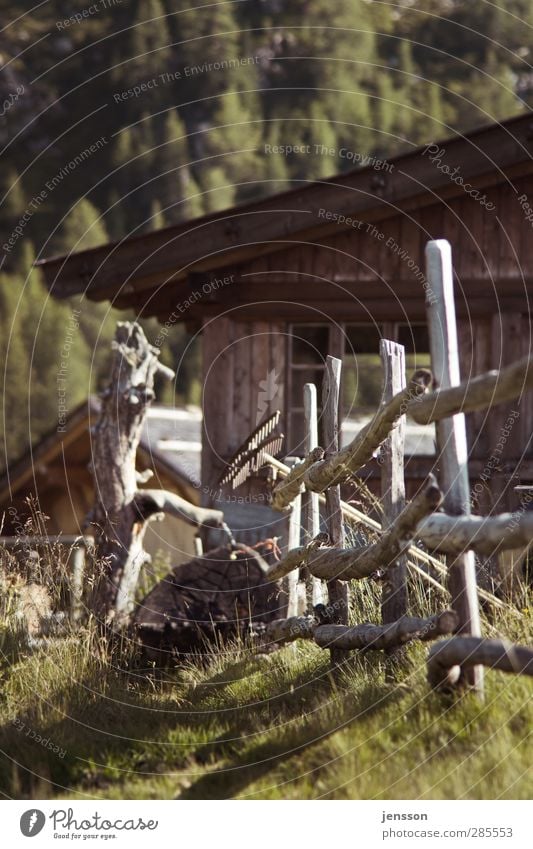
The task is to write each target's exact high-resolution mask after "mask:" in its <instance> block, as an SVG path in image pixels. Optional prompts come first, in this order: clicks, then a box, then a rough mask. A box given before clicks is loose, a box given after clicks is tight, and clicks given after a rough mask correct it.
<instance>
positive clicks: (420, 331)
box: [398, 324, 429, 354]
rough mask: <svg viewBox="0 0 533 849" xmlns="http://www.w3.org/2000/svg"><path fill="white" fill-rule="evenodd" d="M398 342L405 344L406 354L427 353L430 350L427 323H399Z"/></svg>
mask: <svg viewBox="0 0 533 849" xmlns="http://www.w3.org/2000/svg"><path fill="white" fill-rule="evenodd" d="M398 342H399V343H400V345H403V346H404V348H405V353H406V354H415V353H418V352H420V353H427V351H429V333H428V328H427V324H399V325H398Z"/></svg>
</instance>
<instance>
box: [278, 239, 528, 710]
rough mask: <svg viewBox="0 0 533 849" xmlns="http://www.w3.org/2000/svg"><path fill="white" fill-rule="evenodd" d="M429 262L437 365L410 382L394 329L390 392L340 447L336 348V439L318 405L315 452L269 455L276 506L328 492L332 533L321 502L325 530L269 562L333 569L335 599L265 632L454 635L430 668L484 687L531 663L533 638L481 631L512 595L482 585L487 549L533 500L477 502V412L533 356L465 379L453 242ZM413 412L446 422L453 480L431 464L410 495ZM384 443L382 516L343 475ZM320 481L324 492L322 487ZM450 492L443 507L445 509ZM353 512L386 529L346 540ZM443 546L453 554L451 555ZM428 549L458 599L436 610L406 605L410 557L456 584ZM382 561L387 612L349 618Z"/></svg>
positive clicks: (289, 506)
mask: <svg viewBox="0 0 533 849" xmlns="http://www.w3.org/2000/svg"><path fill="white" fill-rule="evenodd" d="M426 273H427V283H428V285H427V289H426V307H427V316H428V325H429V334H430V349H431V361H432V369H433V374H432V373H430V372H429V371H428V370H427V369H419V370H417V371H415V373H414V374H413V376H412V377H411V379H410V380H409V382H408V383H407V384H406V383H405V369H404V352H403V349H402V348H401V346H399V345H397V344H395V343H393V342H390V341H388V340H384V341H383V342H382V345H381V352H380V353H381V359H382V364H383V368H384V375H385V380H384V395H383V400H382V403H381V405H380V407H379V409H378V410H377V412H376V413H375V415H374V416H373V418H372V419H371V421H370V422H369V423H368V424H367V425H366V426H365V427H363V428H362V429H361V431H360V432H359V433H358V434H357V435H356V437H355V438H354V439H353V440H352V442H351V443H350V444H349V445H347V446H345V447H342V448H340V447H339V445H338V420H337V411H338V386H339V376H340V365H341V363H340V361H339V360H336V359H335V358H333V357H328V359H327V365H326V379H325V388H324V399H323V410H322V421H323V435H324V441H325V450H324V449H323V448H321V447H319V446H317V444H316V438H315V436H314V434H316V422H315V421H314V420H313V415H306V427H307V431H308V433H307V443H306V447H307V451H308V453H307V455H306V456H305V458H304V459H303V460H302V461H301V462H299V463H298V464H295V465H292V467H291V468H290V469H289V468H287V467H286V466H284V465H283V464H281V463H279V461H276V460H275V459H274V458H271V457H266V458H265V460H266V462H270V463H271V465H272V466H273V467H274V468H275V469H277V471H278V473H280V474H281V475H282V479H281V480H280V481H279V482H278V483H277V484H276V486H275V487H274V490H273V493H272V506H273V508H274V509H276V510H279V511H282V512H284V511H287V510H295V508H294V505H295V504H296V511H298V510H299V509H300V508H299V505H300V503H301V499H302V496H304V498H305V499H307V503H309V499H310V498H314V499H315V501H314V504H315V508H314V509H315V510H316V503H317V500H318V498H319V499H320V501H321V502H322V503H324V501H325V505H326V519H327V521H326V524H327V530H328V534H327V535H325V534H318V533H317V531H318V522H317V519H316V513H315V514H314V516H315V518H314V519H313V520H312V522H311V521H309V523H308V525H307V530H308V532H309V531H311V529H312V531H311V533H312V538H311V539H307V540H306V542H305V544H304V545H299V544H297V545H294V544H292V545H290V546H289V550H288V551H287V552H286V554H285V556H284V557H283V559H282V560H281V561H280V562H278V563H276V564H274V566H272V567H271V568H270V570H269V573H268V576H269V577H270V578H271V579H272V580H274V579H279V578H282V577H286V576H289V575H292V576H294V575H296V576H297V575H298V571H299V570H302V569H304V570H305V576H306V579H307V582H308V586H309V581H310V580H311V579H312V578H314V579H320V580H322V581H327V582H328V591H329V602H328V605H327V606H324V605H320V606H319V607H318V608H315V611H316V612H315V614H314V615H313V616H311V615H307V616H295V615H292V616H290V617H289V618H287V619H284V620H277V621H275V622H272V623H270V624H269V625H268V626H267V630H266V637H267V639H269V640H272V641H275V642H282V641H287V640H294V639H302V638H303V639H313V640H314V641H315V642H316V643H317V644H318V645H319V646H321V647H322V648H329V649H330V651H331V654H332V660H333V661H334V662H336V663H339V662H340V661H341V660H342V658H343V657H344V656H345V655H344V652H346V651H350V650H354V649H381V650H384V651H386V652H387V653H391V652H393V653H395V654H396V653H397V652H398V650H399V649H400V647H401V646H403V645H405V643H406V642H409V641H411V640H433V639H435V638H436V637H439V636H446V635H447V636H449V635H455V636H452V637H451V639H448V640H446V641H444V642H440V643H436V644H435V645H434V646H433V648H432V650H431V651H430V654H429V658H428V680H429V682H430V684H431V685H432V686H434V687H439V688H447V687H455V686H457V685H467V686H469V687H471V688H473V689H474V690H475V691H476V692H477V693H478V694H479V695H482V693H483V667H484V666H489V667H495V668H498V669H502V670H504V671H507V672H517V673H523V674H528V675H531V674H533V649H531V648H527V647H523V646H513V645H510V644H507V643H505V642H503V641H500V640H486V639H483V638H482V637H481V626H480V617H479V598H484V599H485V600H488V601H490V602H491V603H492V604H493V605H495V606H502V603H501V602H500V601H499V600H498V599H496V598H495V597H494V596H492V595H491V594H490V593H487V591H486V590H481V589H480V588H478V587H477V582H476V571H475V552H480V553H483V554H492V555H493V554H494V553H495V552H497V551H498V552H499V551H502V550H504V549H510V548H515V547H516V546H517V544H528V543H530V542H531V541H533V514H529V515H528V514H524V515H522V516H521V517H519V519H518V521H514V519H515V517H514V516H513V514H502V515H499V516H494V517H478V516H471V515H470V496H469V477H468V449H467V441H466V430H465V421H464V413H465V412H471V411H473V410H480V409H486V408H491V407H493V406H494V405H496V404H499V403H502V402H504V401H509V400H511V399H513V398H515V397H517V396H518V395H520V394H521V393H522V392H524V391H525V390H526V389H531V388H533V360H532V359H525V360H521V361H519V362H517V363H514V364H513V365H511V366H509V367H508V368H506V369H503V370H501V371H499V372H489V373H487V374H484V375H480V376H478V377H476V378H474V379H473V380H469V381H468V382H466V383H461V381H460V376H459V359H458V347H457V329H456V320H455V305H454V296H453V270H452V260H451V248H450V245H449V243H448V242H446V241H444V240H438V241H432V242H429V243H428V245H427V246H426ZM430 385H431V386H432V389H431V391H430V389H429V387H430ZM312 396H313V389H312V387H311V386H310V385H307V386H306V388H305V396H304V399H305V398H307V399H309V398H310V397H312ZM304 403H305V406H306V409H312V404H311V405H310V404H309V401H305V400H304ZM407 414H408V415H410V416H411V417H412V418H413V419H414V420H415V421H416V422H418V423H424V424H429V423H431V422H436V423H437V425H436V430H437V453H438V466H439V478H440V481H439V483H440V486H439V485H438V484H437V482H436V480H435V479H434V478H433V477H430V479H429V480H428V481H426V483H425V484H424V486H423V487H421V489H420V490H419V492H418V493H417V494H416V495H415V497H414V498H413V499H412V501H411V502H410V503H408V504H405V491H404V469H403V442H404V439H403V432H404V423H405V417H406V415H407ZM314 415H315V416H316V412H315V414H314ZM377 452H381V454H380V458H381V461H382V462H381V479H382V502H383V503H382V506H383V522H382V525H381V526H380V525H379V524H378V523H377V522H375V521H372V520H370V519H369V517H367V516H365V515H364V513H362V512H360V511H357V510H355V508H353V507H352V506H351V505H347V504H344V503H343V502H342V501H341V498H340V484H341V483H343V482H347V481H349V480H350V478H351V477H352V476H353V475H354V474H355V473H357V471H358V470H359V469H360V468H361V467H362V466H363V465H364V464H365V463H367V462H368V461H369V460H370V459H371V458H372V457H374V456H376V455H377ZM318 493H320V494H321V495H320V496H318V498H317V494H318ZM322 493H325V498H324V496H323V495H322ZM441 505H442V506H443V508H444V511H443V512H436V511H437V510H438V509H439V508H441ZM296 511H295V512H294V513H293V521H292V523H291V524H292V527H293V528H294V524H295V521H296V519H295V518H294V517H295V516H296V515H297V513H296ZM344 519H349V520H352V521H355V522H356V523H359V524H361V525H363V526H366V527H370V528H371V529H372V530H374V531H377V532H378V533H379V538H378V540H377V541H376V542H374V543H372V544H364V543H361V544H357V545H355V546H352V547H350V548H344V547H343V535H342V534H343V531H342V526H343V520H344ZM309 535H310V536H311V534H309ZM294 540H296V541H297V542H299V537H298V534H296V533H295V531H294V530H293V532H292V534H291V541H294ZM417 541H420V542H422V543H423V544H424V545H425V546H427V547H428V548H429V549H431V551H432V554H428V553H427V552H424V551H422V550H421V549H420V548H419V547H417V545H416V542H417ZM435 554H440V555H444V556H445V565H444V564H443V563H442V562H441V561H439V560H438V559H437V558H436V557H435V556H434V555H435ZM421 562H422V563H423V564H424V565H425V566H432V567H433V568H434V569H436V571H437V572H438V573H439V577H440V578H441V579H442V580H444V581H445V584H446V586H447V589H448V590H449V592H450V594H451V607H452V609H451V610H444V611H442V612H441V613H440V614H438V615H436V616H433V617H431V618H430V619H417V618H413V617H409V616H408V615H407V612H408V611H407V584H406V580H407V574H408V571H415V572H417V573H418V574H419V575H421V576H422V577H423V579H424V580H425V581H427V582H428V583H431V582H433V583H434V584H436V585H437V587H440V588H443V587H442V584H441V583H440V581H436V580H435V579H434V578H432V577H431V576H430V575H429V574H427V573H426V571H425V570H424V568H423V567H421V566H420V563H421ZM383 571H384V575H383V577H384V588H383V597H382V610H381V612H382V623H381V624H374V625H372V624H368V623H365V624H361V625H357V626H355V627H350V626H349V625H348V586H349V585H348V581H351V580H354V579H364V578H368V577H369V576H371V575H373V574H374V573H376V572H381V573H383ZM291 586H292V588H293V590H292V591H293V592H295V591H296V590H295V589H294V588H295V587H297V579H295V578H293V580H292V582H291ZM307 597H308V599H309V597H310V594H309V592H308V594H307ZM289 609H290V610H291V611H292V612H293V613H294V611H295V610H296V609H297V608H296V605H295V604H292V605H291V604H289ZM399 657H400V658H401V654H400V655H399Z"/></svg>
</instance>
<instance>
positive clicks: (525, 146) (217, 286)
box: [40, 115, 533, 529]
mask: <svg viewBox="0 0 533 849" xmlns="http://www.w3.org/2000/svg"><path fill="white" fill-rule="evenodd" d="M532 151H533V122H532V121H531V118H530V116H528V115H525V116H520V117H518V118H515V119H512V120H509V121H507V122H505V123H503V124H492V125H490V126H487V127H484V128H481V129H479V130H477V131H475V132H472V133H470V134H469V135H467V136H455V137H454V138H451V139H447V140H445V141H443V142H440V143H432V144H429V145H427V146H426V147H423V148H419V149H416V150H413V151H412V152H409V153H406V154H403V155H401V156H398V157H397V158H393V159H390V160H389V161H388V162H381V163H380V162H379V161H375V162H373V163H371V164H369V165H367V167H365V168H360V169H357V170H353V171H351V172H349V173H345V174H342V175H339V176H337V177H333V178H331V179H329V180H325V181H320V182H315V183H309V184H304V185H302V184H300V185H298V186H297V187H296V188H294V189H292V190H291V191H288V192H284V193H283V194H278V195H274V196H270V197H268V198H267V199H264V200H261V201H258V202H256V203H251V204H248V205H246V206H240V207H236V208H233V209H228V210H225V211H223V212H219V213H216V214H212V215H209V216H206V217H203V218H199V219H196V220H194V221H189V222H187V223H183V224H180V225H178V226H173V227H170V228H166V229H163V230H159V231H157V232H151V233H147V234H143V235H141V236H136V237H133V238H129V239H124V240H123V241H121V242H119V243H116V244H112V245H104V246H102V247H99V248H95V249H92V250H89V251H83V252H80V253H78V254H73V255H70V256H68V257H67V258H63V257H62V258H53V259H48V260H46V261H44V262H41V263H40V265H41V267H42V270H43V271H44V274H45V277H46V281H47V284H48V286H49V288H50V290H51V292H52V293H53V294H54V295H55V296H57V297H61V298H64V297H67V296H69V295H73V294H80V293H85V296H86V298H88V299H89V301H91V300H94V301H102V300H104V301H110V302H112V303H113V305H114V306H116V307H119V308H128V309H131V308H133V309H134V310H136V311H137V312H138V314H139V315H141V316H156V317H157V318H158V320H159V321H160V323H161V330H160V336H159V341H161V340H162V339H163V338H164V334H165V333H166V332H168V328H169V327H171V326H172V325H173V324H174V323H176V322H185V324H186V325H187V327H188V328H189V330H190V331H191V332H194V333H201V335H202V345H203V416H204V418H203V436H202V483H203V484H204V490H207V491H206V492H204V500H205V501H206V503H208V502H209V501H210V500H211V499H212V497H213V491H212V490H211V489H210V487H212V488H214V487H216V483H217V481H218V479H219V477H220V474H221V472H222V470H223V468H224V465H225V463H226V462H227V460H228V458H229V457H230V456H231V455H232V453H233V452H234V451H235V450H236V448H237V447H238V446H239V444H240V443H241V442H242V440H243V439H245V438H246V436H247V435H248V434H249V432H250V431H251V430H252V429H253V428H254V426H255V425H256V423H257V422H258V421H259V420H260V419H261V418H262V417H263V416H264V415H266V414H267V413H269V412H271V411H272V410H274V409H276V408H279V409H281V411H282V415H283V429H284V432H285V433H286V436H287V443H286V452H285V453H286V454H299V453H301V452H302V386H303V384H304V383H305V382H307V381H314V382H316V383H317V384H319V385H320V383H321V378H322V373H323V369H324V359H325V356H326V354H328V353H330V354H334V355H336V356H339V357H341V358H342V359H343V362H344V368H343V372H344V375H343V382H344V391H343V400H342V410H341V413H342V415H343V417H345V418H347V420H348V423H349V422H350V421H352V425H353V420H355V421H356V422H357V421H358V420H359V419H360V417H361V415H363V414H364V413H365V410H367V408H368V407H370V406H372V404H373V403H374V402H375V400H376V381H375V375H376V356H377V353H378V341H379V338H380V336H385V337H388V338H392V339H395V340H399V341H401V342H402V343H404V344H405V345H406V348H407V352H408V364H409V366H411V365H413V364H414V361H415V360H416V361H417V362H419V363H423V362H424V361H426V362H427V357H428V341H427V332H426V325H425V298H426V295H427V296H430V294H431V293H430V292H429V293H428V292H427V281H426V278H425V274H424V246H425V244H426V242H427V241H428V240H429V239H436V238H446V239H449V241H450V242H451V244H452V248H453V255H454V266H455V272H456V278H455V284H456V307H457V314H458V318H459V338H460V354H461V363H462V377H463V378H468V377H469V376H473V375H475V374H478V373H480V372H483V371H485V370H487V369H491V368H499V367H501V366H504V365H505V364H507V363H509V362H511V361H513V360H515V359H517V358H519V357H521V356H523V355H525V354H528V353H529V352H530V348H531V323H530V306H529V297H530V295H531V294H532V292H533V252H532V251H531V245H532V243H533V229H532V228H533V212H532V210H531V208H530V206H529V204H530V203H531V205H532V206H533V162H532V160H531V153H532ZM85 308H89V307H88V305H87V304H86V306H85ZM151 341H152V342H155V343H156V344H157V342H158V340H157V339H153V340H151ZM377 397H378V398H379V389H378V390H377ZM512 410H515V411H517V413H518V414H517V415H515V416H514V418H513V420H512V422H511V423H510V424H509V421H508V417H509V415H510V413H511V412H512ZM532 413H533V396H532V395H531V394H529V395H527V394H526V395H524V397H523V398H522V399H520V401H519V402H516V404H514V405H510V406H501V407H497V408H495V409H494V410H491V411H490V413H489V414H488V415H486V414H485V413H479V414H473V415H470V416H468V433H469V444H470V451H471V463H470V470H471V476H472V486H473V489H474V488H475V487H476V484H479V483H481V487H479V486H478V487H477V488H476V490H475V491H476V494H477V495H478V496H479V497H478V499H477V502H476V504H477V509H478V510H479V511H481V512H488V511H490V510H491V509H492V508H495V509H496V510H498V511H501V510H502V509H506V508H509V507H514V506H516V505H517V504H518V501H517V499H516V495H515V493H514V486H515V485H516V484H519V483H520V484H526V483H532V482H533V457H532V454H531V452H532V445H531V423H532V421H533V416H532ZM421 444H422V445H423V446H425V447H424V448H423V450H421V451H414V450H413V451H412V452H411V456H410V457H409V459H408V463H407V469H406V473H407V478H408V487H409V489H410V490H411V492H412V491H413V489H414V488H416V487H417V486H418V485H419V482H420V480H421V479H422V478H423V477H424V476H425V475H426V474H427V472H428V471H429V469H430V468H431V466H432V465H433V463H434V457H433V456H431V454H432V451H431V439H430V440H429V443H428V440H427V437H424V440H423V442H422V443H421ZM428 445H429V449H428ZM493 456H494V457H496V460H495V461H494V462H493V463H492V464H491V466H490V471H489V472H488V470H487V463H488V460H489V458H491V457H493ZM365 475H366V477H367V479H368V481H369V482H370V484H372V480H373V479H374V478H376V476H377V475H378V469H377V468H373V467H372V464H370V465H369V467H368V468H367V469H365ZM206 483H207V484H208V486H207V487H206V486H205V484H206ZM243 492H246V493H248V496H249V498H252V496H253V493H254V492H255V493H256V494H257V495H259V494H260V493H261V492H264V482H258V484H257V487H256V488H255V489H254V487H253V486H251V487H249V488H248V489H246V490H243ZM256 506H257V505H256ZM247 515H248V516H251V513H250V512H248V514H247ZM252 524H253V523H252ZM250 529H251V528H250Z"/></svg>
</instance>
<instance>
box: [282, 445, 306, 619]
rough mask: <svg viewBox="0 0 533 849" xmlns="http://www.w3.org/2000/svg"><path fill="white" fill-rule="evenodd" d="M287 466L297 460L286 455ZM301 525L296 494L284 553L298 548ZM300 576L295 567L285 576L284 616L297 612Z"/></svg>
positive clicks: (300, 512) (299, 506) (300, 499)
mask: <svg viewBox="0 0 533 849" xmlns="http://www.w3.org/2000/svg"><path fill="white" fill-rule="evenodd" d="M285 462H286V463H287V465H288V466H290V467H291V468H292V466H294V465H295V464H296V463H297V462H298V459H297V458H296V457H287V459H286V460H285ZM301 526H302V496H301V495H298V496H296V498H295V499H294V501H293V502H292V505H291V512H290V515H289V531H288V534H287V545H286V547H285V554H286V553H287V552H288V551H290V550H291V549H292V548H298V546H299V545H300V533H301ZM299 578H300V570H299V569H295V570H294V571H293V572H291V573H290V574H289V575H287V577H286V578H285V581H284V583H285V591H286V593H287V607H286V614H285V615H286V616H287V618H288V617H289V616H296V615H297V614H298V581H299Z"/></svg>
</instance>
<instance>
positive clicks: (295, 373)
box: [291, 368, 324, 408]
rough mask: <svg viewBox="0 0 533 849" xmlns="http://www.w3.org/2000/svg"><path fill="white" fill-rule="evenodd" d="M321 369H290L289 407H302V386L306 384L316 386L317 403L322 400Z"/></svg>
mask: <svg viewBox="0 0 533 849" xmlns="http://www.w3.org/2000/svg"><path fill="white" fill-rule="evenodd" d="M323 376H324V370H323V369H307V368H306V369H292V373H291V407H300V408H301V407H303V405H304V386H305V384H306V383H314V384H315V386H316V397H317V400H318V403H319V404H320V403H321V400H322V380H323Z"/></svg>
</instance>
